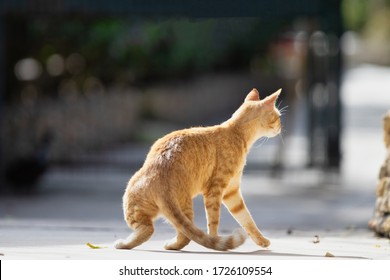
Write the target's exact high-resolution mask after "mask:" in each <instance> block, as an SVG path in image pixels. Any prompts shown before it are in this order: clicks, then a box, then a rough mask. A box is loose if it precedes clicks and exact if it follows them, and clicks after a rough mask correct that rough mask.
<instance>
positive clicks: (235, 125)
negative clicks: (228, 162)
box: [221, 118, 262, 151]
mask: <svg viewBox="0 0 390 280" xmlns="http://www.w3.org/2000/svg"><path fill="white" fill-rule="evenodd" d="M221 126H222V127H224V128H225V129H227V130H230V131H231V132H232V133H233V134H234V135H235V136H237V137H240V138H241V139H242V140H243V141H244V142H245V146H246V150H247V151H248V150H249V149H250V148H251V147H252V145H253V144H254V143H255V142H256V140H258V139H259V138H260V137H261V136H262V135H261V133H259V130H258V129H256V128H255V127H254V122H245V123H243V122H239V121H237V120H236V119H234V118H231V119H229V120H227V121H225V122H224V123H222V124H221Z"/></svg>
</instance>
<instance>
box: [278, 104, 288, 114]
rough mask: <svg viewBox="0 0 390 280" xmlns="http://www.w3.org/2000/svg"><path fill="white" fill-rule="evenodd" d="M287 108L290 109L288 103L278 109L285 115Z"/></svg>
mask: <svg viewBox="0 0 390 280" xmlns="http://www.w3.org/2000/svg"><path fill="white" fill-rule="evenodd" d="M287 109H288V105H286V106H284V107H283V108H282V109H278V110H279V113H280V115H283V114H284V113H285V112H287Z"/></svg>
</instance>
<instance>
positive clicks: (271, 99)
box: [263, 88, 282, 106]
mask: <svg viewBox="0 0 390 280" xmlns="http://www.w3.org/2000/svg"><path fill="white" fill-rule="evenodd" d="M281 92H282V89H281V88H280V89H278V90H277V91H276V92H274V93H273V94H271V95H269V96H267V97H266V98H265V99H264V100H263V102H264V104H265V105H270V106H274V105H275V102H276V100H277V99H278V97H279V94H280V93H281Z"/></svg>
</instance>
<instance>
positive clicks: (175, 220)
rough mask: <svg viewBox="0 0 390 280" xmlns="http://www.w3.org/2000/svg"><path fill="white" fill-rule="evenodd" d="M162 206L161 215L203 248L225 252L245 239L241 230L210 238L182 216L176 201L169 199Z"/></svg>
mask: <svg viewBox="0 0 390 280" xmlns="http://www.w3.org/2000/svg"><path fill="white" fill-rule="evenodd" d="M164 204H165V207H163V209H165V211H163V214H164V216H165V217H166V218H167V219H168V221H169V222H170V223H172V225H173V226H174V227H175V228H176V229H177V230H179V231H180V232H182V233H183V234H184V235H185V236H186V237H187V238H189V239H191V240H193V241H195V242H196V243H198V244H200V245H202V246H204V247H207V248H209V249H213V250H218V251H227V250H231V249H234V248H237V247H238V246H240V245H242V244H243V243H244V242H245V240H246V238H247V236H246V233H245V231H244V230H243V229H241V228H237V229H235V230H234V231H233V233H232V234H231V235H227V236H211V235H209V234H207V233H205V232H204V231H202V230H201V229H199V228H197V227H196V226H195V224H194V223H193V222H192V221H191V220H190V219H188V218H187V216H186V215H184V213H183V212H182V211H181V208H180V207H179V204H178V203H177V201H176V200H174V199H171V200H169V201H166V202H165V203H164Z"/></svg>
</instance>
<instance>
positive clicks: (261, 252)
mask: <svg viewBox="0 0 390 280" xmlns="http://www.w3.org/2000/svg"><path fill="white" fill-rule="evenodd" d="M133 250H134V249H133ZM136 251H140V252H141V251H142V252H150V253H164V254H178V255H180V254H186V255H208V256H212V255H214V256H221V255H230V256H231V255H236V256H264V257H278V258H280V259H281V260H283V259H284V258H287V257H288V258H291V257H297V258H298V257H300V258H302V257H306V258H325V255H312V254H297V253H283V252H274V251H272V250H256V251H251V252H233V251H226V252H220V251H215V252H212V251H211V252H200V251H186V250H180V251H170V250H139V249H138V250H136ZM327 258H329V259H365V260H368V259H370V258H366V257H359V256H334V257H327Z"/></svg>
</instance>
